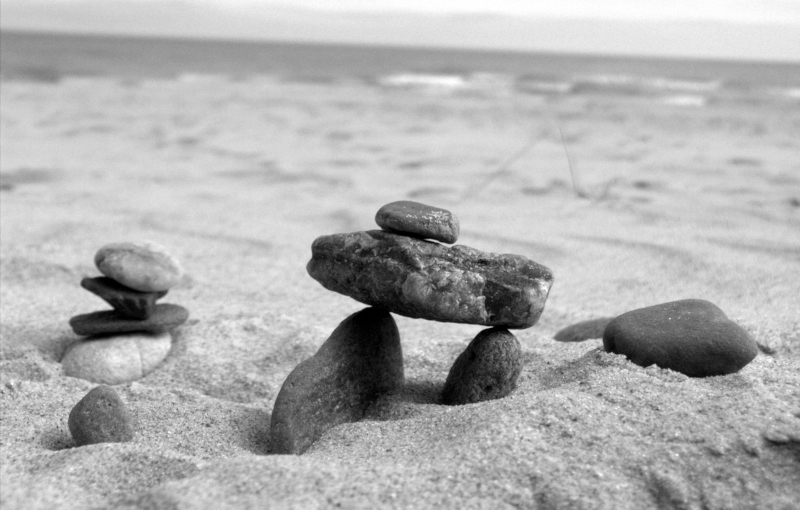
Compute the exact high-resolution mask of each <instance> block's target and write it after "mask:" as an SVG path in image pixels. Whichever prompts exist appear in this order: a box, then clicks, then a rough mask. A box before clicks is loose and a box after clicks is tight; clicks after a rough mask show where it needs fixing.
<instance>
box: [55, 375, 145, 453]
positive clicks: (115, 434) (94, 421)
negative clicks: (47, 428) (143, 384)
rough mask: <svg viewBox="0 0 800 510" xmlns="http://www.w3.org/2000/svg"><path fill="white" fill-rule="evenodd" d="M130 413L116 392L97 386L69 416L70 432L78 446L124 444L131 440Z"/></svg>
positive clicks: (106, 387)
mask: <svg viewBox="0 0 800 510" xmlns="http://www.w3.org/2000/svg"><path fill="white" fill-rule="evenodd" d="M132 422H133V420H132V418H131V413H130V411H128V408H127V407H126V406H125V403H124V402H123V401H122V399H120V398H119V395H117V392H116V391H114V389H113V388H111V387H109V386H98V387H96V388H95V389H93V390H92V391H90V392H89V393H87V394H86V395H85V396H84V397H83V398H82V399H81V400H80V402H78V403H77V404H76V405H75V407H73V408H72V411H70V413H69V421H68V425H69V431H70V433H71V434H72V437H73V438H74V439H75V442H76V443H77V444H78V446H83V445H87V444H96V443H126V442H129V441H132V440H133V426H132Z"/></svg>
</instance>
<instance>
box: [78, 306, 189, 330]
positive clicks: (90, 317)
mask: <svg viewBox="0 0 800 510" xmlns="http://www.w3.org/2000/svg"><path fill="white" fill-rule="evenodd" d="M188 318H189V310H187V309H186V308H184V307H182V306H181V305H175V304H172V303H163V304H160V305H155V306H154V307H153V311H152V314H151V315H150V316H149V317H148V318H147V319H143V320H136V319H131V318H129V317H126V316H125V315H123V314H122V313H120V312H118V311H116V310H107V311H106V310H103V311H99V312H91V313H84V314H81V315H76V316H75V317H72V318H71V319H70V320H69V325H70V326H72V331H74V332H75V334H76V335H85V336H89V335H109V334H115V333H128V332H135V331H147V332H150V333H163V332H164V331H169V330H171V329H174V328H177V327H178V326H180V325H181V324H183V323H184V322H186V319H188Z"/></svg>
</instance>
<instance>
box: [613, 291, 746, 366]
mask: <svg viewBox="0 0 800 510" xmlns="http://www.w3.org/2000/svg"><path fill="white" fill-rule="evenodd" d="M603 347H604V348H605V350H606V351H607V352H612V353H616V354H624V355H625V356H626V357H627V358H628V359H630V360H631V361H632V362H634V363H636V364H637V365H639V366H642V367H647V366H650V365H653V364H655V365H658V366H659V367H661V368H668V369H671V370H675V371H676V372H681V373H683V374H685V375H688V376H689V377H708V376H715V375H727V374H732V373H735V372H738V371H739V370H740V369H742V368H743V367H744V366H745V365H747V364H748V363H750V362H751V361H752V360H753V358H755V357H756V354H758V346H757V345H756V342H755V340H754V339H753V337H752V336H750V334H749V333H748V332H747V331H745V330H744V329H743V328H742V327H741V326H739V325H738V324H736V323H735V322H733V321H731V320H730V319H728V317H727V316H726V315H725V313H724V312H723V311H722V310H720V309H719V307H717V306H716V305H715V304H713V303H711V302H709V301H706V300H703V299H683V300H680V301H672V302H669V303H662V304H659V305H654V306H648V307H646V308H639V309H636V310H631V311H630V312H626V313H624V314H622V315H620V316H619V317H617V318H615V319H614V320H612V321H611V322H610V323H609V324H608V326H607V327H606V329H605V331H604V333H603Z"/></svg>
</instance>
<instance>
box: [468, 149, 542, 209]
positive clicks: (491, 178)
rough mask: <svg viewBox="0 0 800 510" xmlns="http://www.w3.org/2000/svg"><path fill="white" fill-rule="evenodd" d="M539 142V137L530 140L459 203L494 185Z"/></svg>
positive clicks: (470, 190)
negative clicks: (495, 181)
mask: <svg viewBox="0 0 800 510" xmlns="http://www.w3.org/2000/svg"><path fill="white" fill-rule="evenodd" d="M537 141H538V137H537V138H533V137H532V138H531V139H530V140H528V143H526V144H525V145H524V146H523V147H522V148H521V149H519V150H518V151H517V152H515V153H514V154H512V155H511V157H509V158H508V159H506V160H505V161H503V162H502V163H501V164H500V166H498V167H497V170H495V171H493V172H491V173H489V175H487V176H486V178H485V179H483V180H482V181H480V182H478V183H476V184H473V185H472V186H470V187H469V188H467V190H466V191H465V192H464V194H463V195H461V198H460V199H459V200H458V202H457V203H459V204H460V203H462V202H464V201H465V200H467V199H468V198H473V197H475V196H476V195H477V194H478V193H480V192H481V190H483V189H485V188H486V187H487V186H489V185H490V184H491V183H492V181H494V180H495V179H497V178H498V177H499V176H500V175H501V174H503V173H504V172H505V171H506V170H508V168H509V167H510V166H511V165H513V164H514V163H515V162H516V161H517V160H518V159H520V158H521V157H522V156H524V155H525V154H527V153H528V151H530V150H531V149H532V148H533V146H534V145H536V142H537Z"/></svg>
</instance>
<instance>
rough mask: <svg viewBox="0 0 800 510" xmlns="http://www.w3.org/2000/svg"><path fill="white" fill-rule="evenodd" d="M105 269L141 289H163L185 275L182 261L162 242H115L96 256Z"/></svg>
mask: <svg viewBox="0 0 800 510" xmlns="http://www.w3.org/2000/svg"><path fill="white" fill-rule="evenodd" d="M94 263H95V265H96V266H97V269H99V270H100V272H101V273H103V274H104V275H106V276H108V277H109V278H112V279H114V280H116V281H117V282H118V283H121V284H122V285H124V286H126V287H129V288H131V289H134V290H138V291H141V292H161V291H165V290H169V289H170V288H172V287H174V286H175V285H176V284H177V283H178V282H179V281H180V279H181V277H182V276H183V268H182V267H181V265H180V263H179V262H178V261H177V260H176V259H175V258H174V257H173V256H172V255H170V254H169V253H168V252H167V250H166V248H164V247H163V246H161V245H160V244H156V243H152V242H149V241H146V242H137V243H130V242H126V243H111V244H107V245H105V246H103V247H102V248H100V249H99V250H98V251H97V254H96V255H95V256H94Z"/></svg>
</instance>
